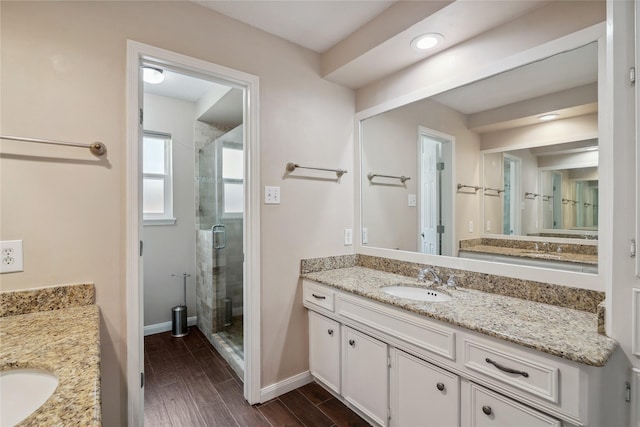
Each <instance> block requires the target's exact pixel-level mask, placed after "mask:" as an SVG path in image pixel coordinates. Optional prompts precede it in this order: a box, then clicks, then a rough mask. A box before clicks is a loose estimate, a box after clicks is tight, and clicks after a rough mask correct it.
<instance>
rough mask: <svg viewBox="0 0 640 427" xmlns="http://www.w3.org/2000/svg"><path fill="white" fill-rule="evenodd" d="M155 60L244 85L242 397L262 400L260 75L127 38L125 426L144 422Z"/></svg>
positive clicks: (186, 71) (183, 69)
mask: <svg viewBox="0 0 640 427" xmlns="http://www.w3.org/2000/svg"><path fill="white" fill-rule="evenodd" d="M145 60H147V61H154V62H156V63H158V64H162V65H166V66H168V67H172V68H174V69H178V70H181V71H183V72H185V73H187V74H188V73H191V74H194V75H197V76H202V77H205V78H206V77H211V78H213V79H215V80H220V81H223V82H226V83H227V84H229V85H235V86H237V87H241V88H243V89H244V94H245V95H244V118H245V128H244V130H245V134H244V138H245V141H246V145H245V155H244V162H245V172H244V175H245V176H244V182H245V194H244V203H245V216H244V220H243V228H244V230H245V233H244V236H243V246H244V266H243V276H244V284H243V288H244V289H243V293H244V308H245V313H246V316H245V324H244V329H245V330H244V337H245V340H244V342H245V355H244V365H245V371H244V398H245V399H246V400H247V401H248V402H249V403H250V404H255V403H259V402H260V398H261V390H260V377H261V354H260V349H261V345H260V331H261V325H260V313H261V308H260V294H261V292H260V144H259V142H260V141H259V98H258V94H259V78H258V77H257V76H255V75H252V74H248V73H244V72H241V71H237V70H234V69H231V68H227V67H224V66H221V65H217V64H214V63H211V62H207V61H203V60H200V59H197V58H193V57H189V56H186V55H182V54H179V53H176V52H172V51H169V50H165V49H162V48H158V47H155V46H151V45H147V44H144V43H140V42H136V41H133V40H127V81H126V102H127V104H126V128H127V151H126V164H127V174H126V190H125V192H126V200H125V206H126V221H127V224H126V242H127V243H126V245H127V246H126V249H125V250H126V277H125V280H126V290H127V295H126V305H127V323H126V324H127V374H126V378H127V403H128V414H127V419H128V425H129V426H132V427H134V426H142V425H143V424H144V412H143V411H144V387H143V381H144V380H143V372H144V359H143V355H144V352H143V331H142V330H143V320H142V319H143V318H142V316H143V293H142V284H143V281H142V273H143V268H142V249H143V247H142V189H141V188H142V179H141V169H142V168H141V165H142V161H141V159H142V157H141V140H142V124H141V121H142V120H141V119H142V105H143V104H142V83H141V82H142V76H141V73H140V65H141V63H142V61H145Z"/></svg>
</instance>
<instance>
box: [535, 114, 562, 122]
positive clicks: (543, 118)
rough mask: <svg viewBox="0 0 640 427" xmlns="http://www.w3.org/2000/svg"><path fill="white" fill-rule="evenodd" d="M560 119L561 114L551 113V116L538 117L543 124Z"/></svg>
mask: <svg viewBox="0 0 640 427" xmlns="http://www.w3.org/2000/svg"><path fill="white" fill-rule="evenodd" d="M558 117H560V114H556V113H551V114H543V115H542V116H538V120H542V121H543V122H548V121H549V120H553V119H557V118H558Z"/></svg>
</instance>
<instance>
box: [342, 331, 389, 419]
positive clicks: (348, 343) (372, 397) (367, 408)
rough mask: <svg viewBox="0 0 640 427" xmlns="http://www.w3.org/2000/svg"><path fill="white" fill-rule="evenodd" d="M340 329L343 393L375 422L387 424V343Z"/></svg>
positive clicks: (356, 332)
mask: <svg viewBox="0 0 640 427" xmlns="http://www.w3.org/2000/svg"><path fill="white" fill-rule="evenodd" d="M342 332H343V333H342V335H343V336H342V349H343V350H342V356H343V358H342V396H343V397H344V398H345V399H346V400H347V401H348V402H349V403H351V404H352V405H354V406H355V407H357V408H358V409H360V410H361V411H362V412H363V413H365V414H366V415H367V416H369V417H370V418H371V419H372V420H373V421H375V422H376V423H377V424H379V425H382V426H386V425H387V419H388V408H389V376H388V359H387V357H388V356H387V344H385V343H383V342H381V341H378V340H377V339H375V338H371V337H370V336H368V335H366V334H363V333H361V332H358V331H356V330H354V329H351V328H349V327H346V326H343V329H342Z"/></svg>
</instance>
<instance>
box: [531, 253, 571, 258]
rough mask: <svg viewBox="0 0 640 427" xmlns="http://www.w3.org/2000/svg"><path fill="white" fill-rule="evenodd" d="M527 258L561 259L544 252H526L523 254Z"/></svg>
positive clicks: (558, 256)
mask: <svg viewBox="0 0 640 427" xmlns="http://www.w3.org/2000/svg"><path fill="white" fill-rule="evenodd" d="M525 255H526V256H528V257H532V258H542V259H560V258H562V257H561V256H560V255H554V254H548V253H545V252H527V253H526V254H525Z"/></svg>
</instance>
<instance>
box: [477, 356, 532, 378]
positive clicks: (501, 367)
mask: <svg viewBox="0 0 640 427" xmlns="http://www.w3.org/2000/svg"><path fill="white" fill-rule="evenodd" d="M484 361H485V362H487V363H490V364H492V365H493V366H495V367H496V368H498V369H500V370H501V371H504V372H508V373H510V374H518V375H522V376H523V377H525V378H529V373H527V372H525V371H518V370H517V369H511V368H507V367H506V366H502V365H500V364H499V363H498V362H495V361H493V360H491V359H489V358H488V357H487V358H486V359H484Z"/></svg>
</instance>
